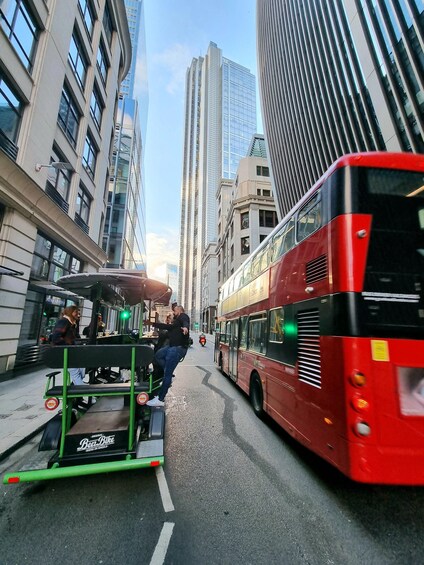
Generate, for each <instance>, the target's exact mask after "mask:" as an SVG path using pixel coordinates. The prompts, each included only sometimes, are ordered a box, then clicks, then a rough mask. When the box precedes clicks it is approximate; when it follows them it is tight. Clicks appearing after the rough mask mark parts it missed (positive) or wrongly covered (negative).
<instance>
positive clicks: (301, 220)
mask: <svg viewBox="0 0 424 565" xmlns="http://www.w3.org/2000/svg"><path fill="white" fill-rule="evenodd" d="M320 227H321V198H320V195H319V194H315V196H314V197H313V198H311V200H309V202H307V203H306V204H305V205H304V206H303V207H302V208H301V209H300V210H299V215H298V218H297V241H302V240H303V239H305V238H307V237H308V236H309V235H311V234H312V233H313V232H314V231H316V230H317V229H318V228H320Z"/></svg>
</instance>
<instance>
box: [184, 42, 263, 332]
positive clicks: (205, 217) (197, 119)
mask: <svg viewBox="0 0 424 565" xmlns="http://www.w3.org/2000/svg"><path fill="white" fill-rule="evenodd" d="M255 85H256V81H255V77H254V75H252V74H251V72H250V71H249V69H246V68H245V67H242V66H241V65H238V64H237V63H235V62H233V61H230V60H229V59H226V58H225V57H223V56H222V51H221V49H219V48H218V46H217V45H216V44H215V43H212V42H211V43H210V44H209V48H208V52H207V54H206V55H205V57H199V58H195V59H193V61H192V63H191V65H190V67H189V68H188V70H187V75H186V99H185V133H184V155H183V178H182V188H181V225H180V271H179V293H178V295H179V301H180V302H181V303H182V304H183V305H184V306H185V308H186V310H187V311H188V313H189V314H190V316H191V320H192V323H194V324H196V323H198V324H199V327H202V323H203V321H202V320H203V318H204V316H206V315H209V316H211V315H213V311H214V308H215V303H216V299H217V292H218V281H217V257H216V243H217V235H218V234H217V203H216V198H217V191H218V189H219V185H220V182H221V179H222V177H225V178H234V176H235V174H236V171H237V166H238V163H239V160H240V158H242V157H244V156H245V155H246V152H247V149H248V147H249V143H250V141H251V138H252V135H253V134H254V133H255V132H256V94H255Z"/></svg>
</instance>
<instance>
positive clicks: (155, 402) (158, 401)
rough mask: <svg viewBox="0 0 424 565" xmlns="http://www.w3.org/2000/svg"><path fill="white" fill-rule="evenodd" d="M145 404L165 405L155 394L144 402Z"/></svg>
mask: <svg viewBox="0 0 424 565" xmlns="http://www.w3.org/2000/svg"><path fill="white" fill-rule="evenodd" d="M146 404H147V406H165V402H162V400H159V396H155V397H154V398H152V400H149V401H148V402H146Z"/></svg>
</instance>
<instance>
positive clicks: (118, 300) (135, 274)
mask: <svg viewBox="0 0 424 565" xmlns="http://www.w3.org/2000/svg"><path fill="white" fill-rule="evenodd" d="M57 284H58V285H59V286H61V287H63V288H65V289H67V290H69V291H72V292H74V293H75V294H78V295H79V296H82V297H83V298H87V299H88V300H91V301H94V300H96V299H97V300H102V301H103V302H107V303H109V304H111V305H113V306H122V302H124V303H125V304H126V305H129V306H134V305H136V304H140V302H142V301H144V300H152V301H154V302H159V303H162V304H168V303H169V299H170V297H171V294H172V289H171V288H170V287H169V286H168V285H167V284H165V283H163V282H160V281H155V280H153V279H149V278H148V277H147V276H146V273H145V272H144V271H135V270H126V269H100V270H99V272H97V273H78V274H75V275H66V276H64V277H61V278H60V279H58V281H57Z"/></svg>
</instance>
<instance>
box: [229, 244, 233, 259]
mask: <svg viewBox="0 0 424 565" xmlns="http://www.w3.org/2000/svg"><path fill="white" fill-rule="evenodd" d="M230 260H231V261H234V244H233V245H232V246H231V248H230Z"/></svg>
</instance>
